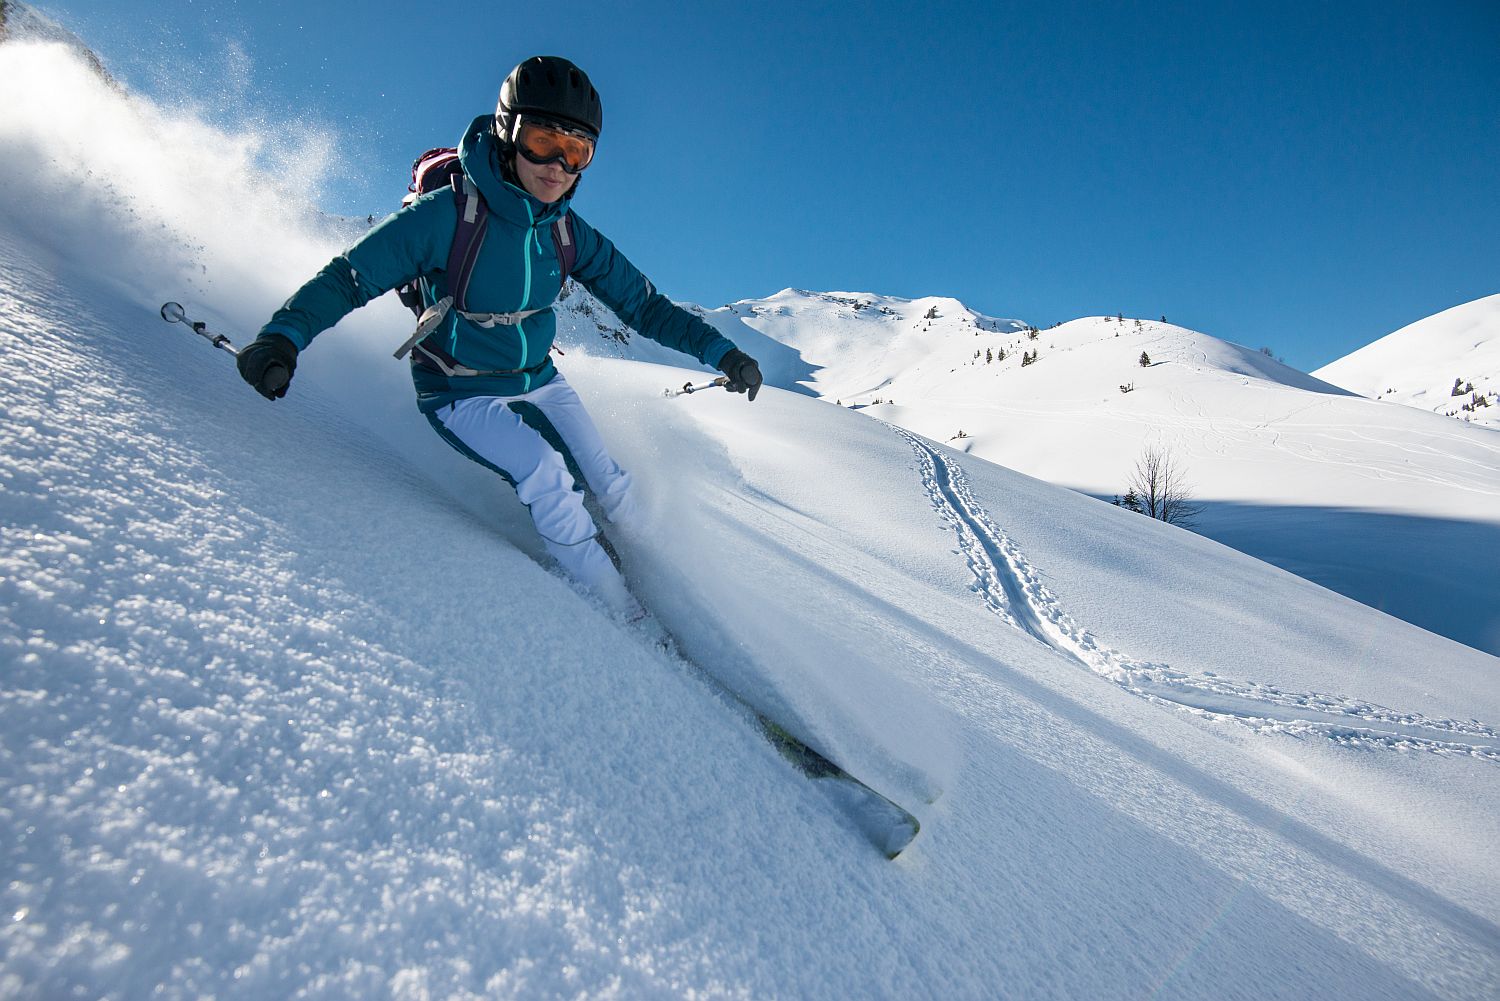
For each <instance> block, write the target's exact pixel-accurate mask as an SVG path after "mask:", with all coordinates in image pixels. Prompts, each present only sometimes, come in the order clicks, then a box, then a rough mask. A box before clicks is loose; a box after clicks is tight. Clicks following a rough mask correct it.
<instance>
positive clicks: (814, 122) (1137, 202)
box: [37, 0, 1500, 369]
mask: <svg viewBox="0 0 1500 1001" xmlns="http://www.w3.org/2000/svg"><path fill="white" fill-rule="evenodd" d="M37 6H39V7H40V8H41V9H43V10H44V11H46V12H48V13H50V14H51V15H53V16H54V17H56V18H57V19H58V20H60V21H62V22H63V23H64V24H66V25H67V26H68V27H70V28H72V29H73V30H74V31H76V32H77V33H78V34H80V35H81V36H82V37H83V38H84V39H85V41H87V42H89V43H90V44H91V45H93V46H94V48H95V49H96V50H97V51H98V52H99V53H100V54H101V56H102V57H103V58H104V60H105V62H106V64H107V65H109V67H110V68H111V69H112V70H113V71H115V72H116V74H117V75H119V76H120V77H121V78H123V79H124V80H125V81H126V82H127V83H128V84H129V85H131V86H132V87H133V88H135V89H138V90H140V91H143V92H145V93H147V94H150V95H152V96H155V97H158V98H160V99H170V100H179V99H183V98H189V99H196V100H198V101H202V102H206V103H208V104H210V105H211V106H214V107H216V108H218V109H219V111H220V113H221V114H222V115H224V116H225V117H226V118H229V119H233V118H235V117H236V116H239V117H240V118H242V119H251V118H264V119H267V120H269V121H270V122H272V123H280V122H295V123H299V124H301V125H304V126H305V125H311V126H313V127H315V128H318V129H321V130H326V131H328V132H331V133H332V134H333V135H334V136H335V137H336V140H337V143H338V148H339V149H340V150H341V154H342V159H343V161H344V166H345V169H344V170H341V171H340V176H337V177H333V178H331V179H330V182H329V188H328V191H327V192H326V193H325V195H324V198H323V203H324V205H325V207H327V208H329V209H331V210H333V211H338V212H342V213H346V214H358V215H364V214H366V213H370V212H375V213H380V212H383V211H386V210H388V209H389V208H390V207H391V206H393V205H394V204H396V203H397V202H398V200H399V197H400V194H401V192H402V191H403V190H404V187H405V183H406V179H407V170H408V167H409V164H410V162H411V159H412V158H413V157H414V156H415V155H416V154H417V153H420V152H421V151H422V150H423V149H425V148H427V147H429V146H434V145H440V144H451V143H453V142H455V141H456V140H457V138H458V136H459V135H460V133H461V132H462V130H463V127H464V126H465V125H466V124H467V122H468V121H469V120H470V119H471V118H472V117H473V116H474V115H476V114H481V113H484V112H486V111H488V110H491V109H492V108H493V106H494V100H495V93H496V91H497V89H498V86H499V83H500V80H501V79H502V78H503V77H504V75H505V73H506V72H507V71H508V70H509V69H510V67H511V66H512V65H514V64H515V63H516V62H517V61H519V60H520V59H522V58H524V57H525V56H528V55H533V54H539V53H551V54H558V55H565V56H568V57H569V58H571V59H573V60H574V61H575V62H577V63H578V64H579V65H581V66H582V67H583V68H584V69H585V70H587V71H588V72H589V74H590V75H591V76H592V77H593V79H594V81H595V84H596V86H597V87H598V89H599V91H600V93H601V95H602V97H603V101H604V109H605V131H604V136H603V140H602V143H601V146H600V152H599V156H598V158H597V159H596V161H595V164H594V166H592V167H591V168H590V169H589V171H588V174H587V175H586V181H585V184H584V186H583V188H582V190H581V191H580V194H579V197H578V199H577V201H576V203H575V204H576V207H577V208H578V210H579V211H580V213H581V214H582V215H584V216H585V217H586V218H588V219H589V220H590V222H592V223H593V224H594V225H596V226H597V227H598V228H599V229H600V230H602V231H603V232H605V233H606V234H607V235H609V236H610V237H611V238H612V239H614V240H615V242H616V243H617V244H618V245H619V246H620V247H621V249H623V250H624V251H625V252H626V253H627V255H629V256H630V257H631V258H632V259H633V260H634V261H635V262H636V263H637V264H638V265H640V266H641V267H642V269H643V270H645V271H646V273H647V274H649V275H650V276H651V277H652V278H653V279H654V280H655V281H656V283H657V285H658V286H659V287H660V288H662V289H663V290H664V291H666V292H667V293H668V294H669V295H671V296H673V297H674V298H678V299H687V300H692V301H695V302H699V303H701V304H703V305H706V306H717V305H721V304H723V303H725V302H728V301H732V300H735V299H740V298H746V297H753V296H764V295H769V294H771V293H773V292H775V291H777V290H779V289H781V288H785V287H787V286H794V287H798V288H809V289H819V290H824V289H839V290H845V291H870V292H880V293H885V294H890V295H900V296H908V297H916V296H923V295H950V296H955V297H957V298H959V299H962V300H963V301H964V302H966V303H967V304H969V305H970V306H972V307H973V308H975V309H978V310H980V311H982V312H985V313H989V314H991V315H996V316H1002V317H1014V318H1019V319H1024V320H1027V321H1029V322H1032V323H1036V324H1038V325H1041V326H1047V325H1049V324H1051V323H1054V322H1056V321H1060V320H1067V319H1071V318H1073V317H1076V316H1081V315H1088V314H1098V313H1115V312H1124V313H1125V314H1126V315H1128V316H1147V317H1155V316H1162V315H1165V316H1166V317H1167V318H1168V319H1169V320H1172V321H1174V322H1178V323H1182V324H1184V325H1186V326H1190V327H1193V328H1196V329H1199V330H1203V331H1205V332H1207V333H1210V334H1213V335H1215V336H1218V337H1223V338H1226V339H1229V340H1233V341H1237V342H1240V343H1244V344H1248V345H1250V346H1252V347H1259V346H1261V345H1269V346H1271V347H1272V348H1274V349H1275V350H1276V352H1277V353H1278V354H1280V355H1282V356H1284V357H1285V358H1286V360H1287V361H1288V362H1289V363H1290V364H1293V365H1295V366H1297V367H1299V368H1303V369H1312V368H1316V367H1317V366H1319V365H1322V364H1325V363H1327V362H1329V361H1332V360H1333V359H1335V358H1337V357H1340V356H1341V355H1343V354H1346V353H1348V352H1349V351H1350V350H1353V349H1354V348H1356V347H1359V346H1360V345H1362V344H1365V343H1368V342H1369V341H1371V340H1374V339H1375V338H1377V337H1379V336H1381V335H1383V334H1386V333H1389V332H1390V331H1392V330H1394V329H1396V328H1398V327H1400V326H1403V325H1404V324H1406V323H1409V322H1411V321H1413V320H1417V319H1420V318H1421V317H1423V316H1427V315H1430V314H1431V313H1434V312H1437V311H1439V310H1442V309H1445V308H1447V307H1449V306H1453V305H1457V304H1458V303H1461V302H1466V301H1468V300H1471V299H1475V298H1478V297H1480V296H1483V295H1489V294H1492V293H1495V292H1500V98H1497V95H1500V3H1496V2H1495V0H1475V2H1438V3H1436V4H1432V5H1416V4H1410V3H1384V2H1376V3H1364V4H1350V3H1339V2H1334V3H1327V4H1319V3H1307V2H1306V0H1302V2H1297V3H1279V2H1267V3H1238V4H1228V3H1224V4H1220V3H1214V2H1198V3H1185V4H1171V3H1157V4H1129V3H1081V2H1078V3H1075V2H1065V3H1045V2H1033V3H1027V4H1014V5H1011V4H971V3H945V2H934V3H927V4H923V5H906V4H882V3H879V2H876V3H873V4H858V5H856V4H830V3H816V2H811V0H802V2H783V0H759V2H757V3H754V4H744V5H740V4H722V5H721V4H716V3H685V4H674V3H665V2H658V0H642V2H637V3H629V4H623V3H597V4H587V3H580V4H574V5H571V6H564V5H556V4H553V5H539V4H538V5H522V4H513V3H496V2H476V3H467V2H462V0H449V2H446V3H443V4H414V3H409V2H406V3H396V2H391V0H365V2H361V3H359V4H293V3H281V2H276V0H263V2H254V0H245V2H238V0H108V2H96V0H62V2H58V0H47V2H43V3H40V4H37ZM419 12H420V13H421V14H422V16H421V17H418V16H417V15H418V13H419ZM289 291H290V290H289Z"/></svg>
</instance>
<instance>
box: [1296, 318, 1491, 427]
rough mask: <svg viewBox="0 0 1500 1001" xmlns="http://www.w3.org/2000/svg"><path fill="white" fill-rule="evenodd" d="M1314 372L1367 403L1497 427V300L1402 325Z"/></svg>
mask: <svg viewBox="0 0 1500 1001" xmlns="http://www.w3.org/2000/svg"><path fill="white" fill-rule="evenodd" d="M1313 374H1314V375H1316V376H1317V377H1318V378H1320V379H1326V380H1328V381H1329V382H1331V383H1334V384H1335V385H1339V386H1343V387H1345V388H1346V389H1352V390H1354V391H1355V392H1356V393H1359V394H1360V395H1361V396H1368V397H1370V398H1371V399H1379V400H1388V401H1390V402H1392V403H1404V404H1406V405H1407V406H1409V407H1420V408H1421V409H1423V410H1430V411H1432V412H1433V413H1438V414H1444V415H1446V416H1448V417H1457V418H1459V419H1461V420H1464V421H1472V422H1473V423H1475V424H1484V425H1487V426H1489V427H1500V295H1491V296H1486V297H1485V298H1483V299H1475V300H1474V301H1473V302H1466V303H1464V304H1463V305H1461V306H1454V307H1453V308H1452V309H1445V310H1443V311H1442V312H1441V313H1438V314H1437V315H1436V316H1429V317H1427V318H1426V319H1423V320H1418V321H1417V322H1416V323H1411V324H1408V325H1407V326H1404V327H1402V328H1401V329H1400V330H1398V331H1396V332H1395V333H1393V334H1387V335H1386V336H1384V337H1382V338H1381V339H1380V340H1378V341H1376V342H1375V343H1373V344H1367V345H1365V346H1364V347H1362V348H1360V349H1359V350H1358V351H1354V352H1352V353H1350V354H1347V355H1345V356H1344V357H1342V358H1340V359H1339V360H1338V361H1335V362H1330V363H1329V364H1327V365H1325V366H1323V367H1322V368H1320V369H1318V371H1317V372H1315V373H1313ZM1481 400H1482V401H1483V402H1482V403H1481V402H1480V401H1481Z"/></svg>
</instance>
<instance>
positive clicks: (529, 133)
mask: <svg viewBox="0 0 1500 1001" xmlns="http://www.w3.org/2000/svg"><path fill="white" fill-rule="evenodd" d="M516 150H517V151H518V152H519V153H520V154H521V155H522V156H524V157H525V158H526V159H528V160H530V161H531V162H532V163H536V164H543V163H560V164H561V165H562V169H563V170H565V171H567V172H568V173H570V174H577V173H579V172H581V171H582V170H583V168H585V167H587V166H588V165H589V161H590V160H592V159H593V158H594V141H593V140H592V139H590V138H588V137H587V136H582V135H579V134H578V133H576V132H564V131H562V130H561V129H557V128H553V127H551V126H548V125H540V124H537V123H535V122H528V121H525V120H524V119H523V120H522V122H521V127H520V129H519V130H517V133H516Z"/></svg>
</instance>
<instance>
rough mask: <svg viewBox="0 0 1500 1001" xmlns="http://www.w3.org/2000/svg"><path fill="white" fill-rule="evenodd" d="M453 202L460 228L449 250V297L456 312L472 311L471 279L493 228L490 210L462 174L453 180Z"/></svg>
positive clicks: (477, 191)
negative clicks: (482, 246) (470, 303)
mask: <svg viewBox="0 0 1500 1001" xmlns="http://www.w3.org/2000/svg"><path fill="white" fill-rule="evenodd" d="M453 200H454V202H455V204H456V205H457V207H458V225H457V226H455V227H454V229H453V244H452V246H450V247H449V248H448V274H447V285H448V294H449V295H451V296H452V297H453V308H454V309H467V308H468V294H469V279H470V278H471V277H473V275H474V262H475V261H477V260H478V259H479V248H480V246H481V245H482V244H483V243H484V234H485V230H486V229H488V228H489V221H490V210H489V206H487V205H486V204H485V203H484V197H483V196H482V195H480V193H479V189H477V188H475V187H474V182H473V181H471V180H469V178H468V175H466V174H464V173H463V172H462V171H459V172H458V174H457V176H455V177H454V178H453Z"/></svg>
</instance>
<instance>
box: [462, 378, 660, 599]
mask: <svg viewBox="0 0 1500 1001" xmlns="http://www.w3.org/2000/svg"><path fill="white" fill-rule="evenodd" d="M434 416H435V417H436V418H437V420H438V421H439V422H441V423H442V425H443V427H444V428H446V429H447V431H448V434H449V435H451V436H452V438H453V439H456V442H457V443H458V444H460V445H462V446H463V447H462V448H461V449H460V451H462V452H464V454H466V455H468V456H469V458H471V459H477V460H478V461H480V462H481V463H482V464H483V465H486V466H489V467H491V468H492V469H494V470H495V471H496V472H498V473H500V474H501V475H502V476H504V477H505V478H506V479H507V480H509V481H510V482H511V483H512V484H513V485H514V486H515V488H516V496H517V497H519V498H520V499H521V503H522V504H525V505H526V507H527V508H528V509H529V510H530V511H531V519H532V521H533V522H534V523H535V525H536V530H537V533H538V534H539V535H541V537H542V542H543V544H544V545H545V546H546V548H547V552H548V553H550V554H552V557H553V558H554V559H556V560H557V562H558V563H559V564H561V566H562V568H563V569H564V570H566V571H567V572H568V573H569V574H570V575H571V576H572V577H573V579H575V580H577V581H578V582H579V583H581V584H583V585H584V586H585V587H587V588H588V589H589V590H591V591H593V592H594V593H595V594H597V595H598V596H599V598H600V599H602V600H603V601H604V603H605V604H606V605H608V606H609V607H610V608H612V609H614V610H615V611H617V612H620V613H622V614H624V615H626V616H627V617H631V618H634V617H636V616H637V615H639V614H641V606H640V603H639V602H637V601H636V600H635V598H634V597H633V596H632V595H631V594H630V592H629V591H628V590H627V589H626V587H625V582H624V581H623V580H622V579H621V578H620V573H619V571H617V570H616V569H615V567H614V564H613V563H612V562H611V561H610V558H609V555H608V554H607V553H606V552H605V551H604V548H603V547H602V546H601V545H600V544H599V540H598V535H599V529H598V526H596V525H595V524H594V520H593V518H592V517H590V516H589V512H588V511H587V510H586V509H585V508H584V503H583V502H584V494H583V491H582V489H581V488H578V487H577V486H576V484H575V480H574V475H573V473H572V472H570V471H569V469H568V465H569V463H568V458H569V456H571V458H572V460H573V464H574V466H575V467H576V469H577V470H578V472H579V473H581V474H582V476H583V479H584V481H585V482H586V483H587V484H588V487H589V489H590V490H591V491H593V494H594V496H595V497H596V498H598V501H599V507H600V508H601V509H602V510H603V513H604V516H605V517H606V518H608V519H609V520H610V521H611V522H625V521H628V520H629V519H630V518H631V516H632V515H633V513H634V510H635V509H634V501H633V499H632V497H631V492H630V474H629V473H627V472H626V471H625V470H623V469H621V468H620V467H619V465H618V464H616V462H615V460H614V459H612V458H611V457H610V455H609V452H608V451H606V450H605V447H604V440H603V439H602V438H600V437H599V430H598V429H597V428H596V427H595V426H594V422H593V419H592V418H590V417H589V415H588V411H586V410H584V408H583V401H582V400H580V399H579V398H578V394H577V393H575V392H574V391H573V387H572V386H570V385H568V381H567V380H566V379H564V378H563V376H562V374H561V373H558V374H557V375H556V376H555V377H554V378H553V379H552V381H551V382H549V383H547V384H546V385H545V386H542V387H540V388H538V389H534V390H532V391H531V392H529V393H525V394H523V395H521V396H480V397H472V398H470V399H467V400H459V401H458V402H457V403H453V404H450V405H448V406H445V407H443V408H441V409H440V410H438V411H437V413H436V414H435V415H434ZM445 437H447V436H445ZM449 443H450V444H454V441H452V440H450V442H449Z"/></svg>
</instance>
